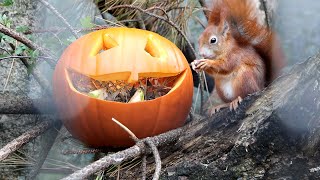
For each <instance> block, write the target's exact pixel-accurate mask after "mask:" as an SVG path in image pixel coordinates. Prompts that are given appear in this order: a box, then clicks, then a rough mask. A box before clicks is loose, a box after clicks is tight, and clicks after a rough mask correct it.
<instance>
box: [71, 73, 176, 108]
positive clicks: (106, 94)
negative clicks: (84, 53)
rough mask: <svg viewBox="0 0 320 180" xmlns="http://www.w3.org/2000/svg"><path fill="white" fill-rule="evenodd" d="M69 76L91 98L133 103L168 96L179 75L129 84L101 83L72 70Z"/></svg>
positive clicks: (76, 86) (141, 79) (80, 90)
mask: <svg viewBox="0 0 320 180" xmlns="http://www.w3.org/2000/svg"><path fill="white" fill-rule="evenodd" d="M69 76H70V79H71V81H72V84H73V86H74V87H75V89H76V90H77V91H79V92H81V93H84V94H86V95H88V96H90V97H93V98H97V99H102V100H107V101H116V102H122V103H131V102H139V101H145V100H153V99H156V98H158V97H161V96H164V95H166V94H167V93H168V92H169V91H170V90H171V89H172V87H173V86H174V83H175V81H176V79H177V77H178V76H179V75H177V76H170V77H161V78H156V77H147V78H146V77H144V78H139V80H138V82H135V83H128V82H126V81H125V80H115V81H99V80H95V79H93V78H90V77H88V76H86V75H83V74H81V73H78V72H75V71H72V70H69Z"/></svg>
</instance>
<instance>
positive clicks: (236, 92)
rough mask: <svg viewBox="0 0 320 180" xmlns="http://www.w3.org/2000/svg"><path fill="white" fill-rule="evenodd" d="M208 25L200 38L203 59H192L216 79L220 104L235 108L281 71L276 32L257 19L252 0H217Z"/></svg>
mask: <svg viewBox="0 0 320 180" xmlns="http://www.w3.org/2000/svg"><path fill="white" fill-rule="evenodd" d="M214 2H215V3H214V6H213V7H212V9H211V13H210V17H209V20H208V26H207V27H206V28H205V30H204V32H203V33H202V34H201V36H200V38H199V50H200V55H201V56H202V57H203V58H204V59H200V60H195V61H193V62H192V63H191V65H192V68H193V69H194V70H195V71H197V72H199V71H202V70H203V71H205V72H206V73H207V74H209V75H210V76H212V77H213V78H214V80H215V87H216V91H217V93H218V95H219V97H220V98H221V99H222V100H223V101H224V102H225V104H221V105H218V106H216V107H214V108H213V109H212V110H211V114H213V113H215V112H217V111H219V110H220V109H221V108H223V107H228V106H229V107H230V110H235V109H237V107H238V105H239V104H240V103H241V101H242V98H244V97H246V96H247V95H248V94H252V93H254V92H257V91H260V90H262V89H263V88H264V87H266V86H267V85H268V84H269V83H270V82H271V81H272V80H274V79H275V78H276V77H277V76H278V75H279V73H280V70H281V68H282V67H283V66H284V64H285V58H284V54H283V52H282V50H281V48H280V45H279V41H278V39H277V37H276V34H275V32H273V31H272V30H271V29H270V28H268V27H266V26H264V25H260V24H259V23H258V18H257V15H256V14H254V12H256V9H255V6H254V3H253V1H252V0H241V1H240V0H216V1H214Z"/></svg>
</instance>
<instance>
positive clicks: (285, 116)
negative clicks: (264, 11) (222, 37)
mask: <svg viewBox="0 0 320 180" xmlns="http://www.w3.org/2000/svg"><path fill="white" fill-rule="evenodd" d="M319 79H320V54H319V55H316V56H314V57H313V58H310V59H308V60H307V61H305V62H304V63H302V64H299V65H296V66H295V67H293V68H292V69H291V71H290V72H288V73H286V75H283V76H282V77H280V78H278V79H277V80H276V81H275V82H274V83H272V84H271V85H270V86H269V87H268V88H266V89H265V90H264V91H262V92H260V93H257V94H254V95H251V96H250V97H247V98H245V100H244V102H243V103H242V104H241V106H240V108H239V109H238V110H237V111H236V112H231V111H230V110H228V109H225V110H223V111H221V112H219V113H217V114H216V115H214V116H212V117H208V118H204V119H202V120H198V121H193V122H191V124H189V128H188V129H187V130H186V131H185V133H184V134H183V135H182V136H181V137H180V138H179V140H178V141H177V142H176V143H175V144H173V145H171V146H168V147H165V148H162V149H161V150H160V154H161V157H162V163H163V164H162V166H163V167H165V168H164V171H162V178H163V179H181V178H186V179H236V178H247V179H279V178H280V179H282V178H289V179H319V178H320V167H319V163H318V159H319V152H320V151H319V143H320V128H319V127H320V83H319ZM133 171H135V170H133ZM136 171H137V172H139V170H138V169H137V170H136ZM148 172H149V173H150V174H152V172H153V169H152V168H150V169H148ZM138 176H139V173H137V174H136V176H135V177H138ZM126 177H127V178H128V179H130V178H133V175H128V174H127V176H126Z"/></svg>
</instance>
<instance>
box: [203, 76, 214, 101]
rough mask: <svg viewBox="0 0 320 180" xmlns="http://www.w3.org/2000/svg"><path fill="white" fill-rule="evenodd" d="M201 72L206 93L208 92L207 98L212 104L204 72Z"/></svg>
mask: <svg viewBox="0 0 320 180" xmlns="http://www.w3.org/2000/svg"><path fill="white" fill-rule="evenodd" d="M202 74H203V79H204V84H205V88H206V90H207V94H208V99H209V102H210V105H211V106H212V99H211V96H210V92H209V88H208V82H207V77H206V73H205V72H204V71H202Z"/></svg>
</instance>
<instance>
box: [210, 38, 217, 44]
mask: <svg viewBox="0 0 320 180" xmlns="http://www.w3.org/2000/svg"><path fill="white" fill-rule="evenodd" d="M217 42H218V38H217V37H215V36H212V37H211V39H210V44H217Z"/></svg>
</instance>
